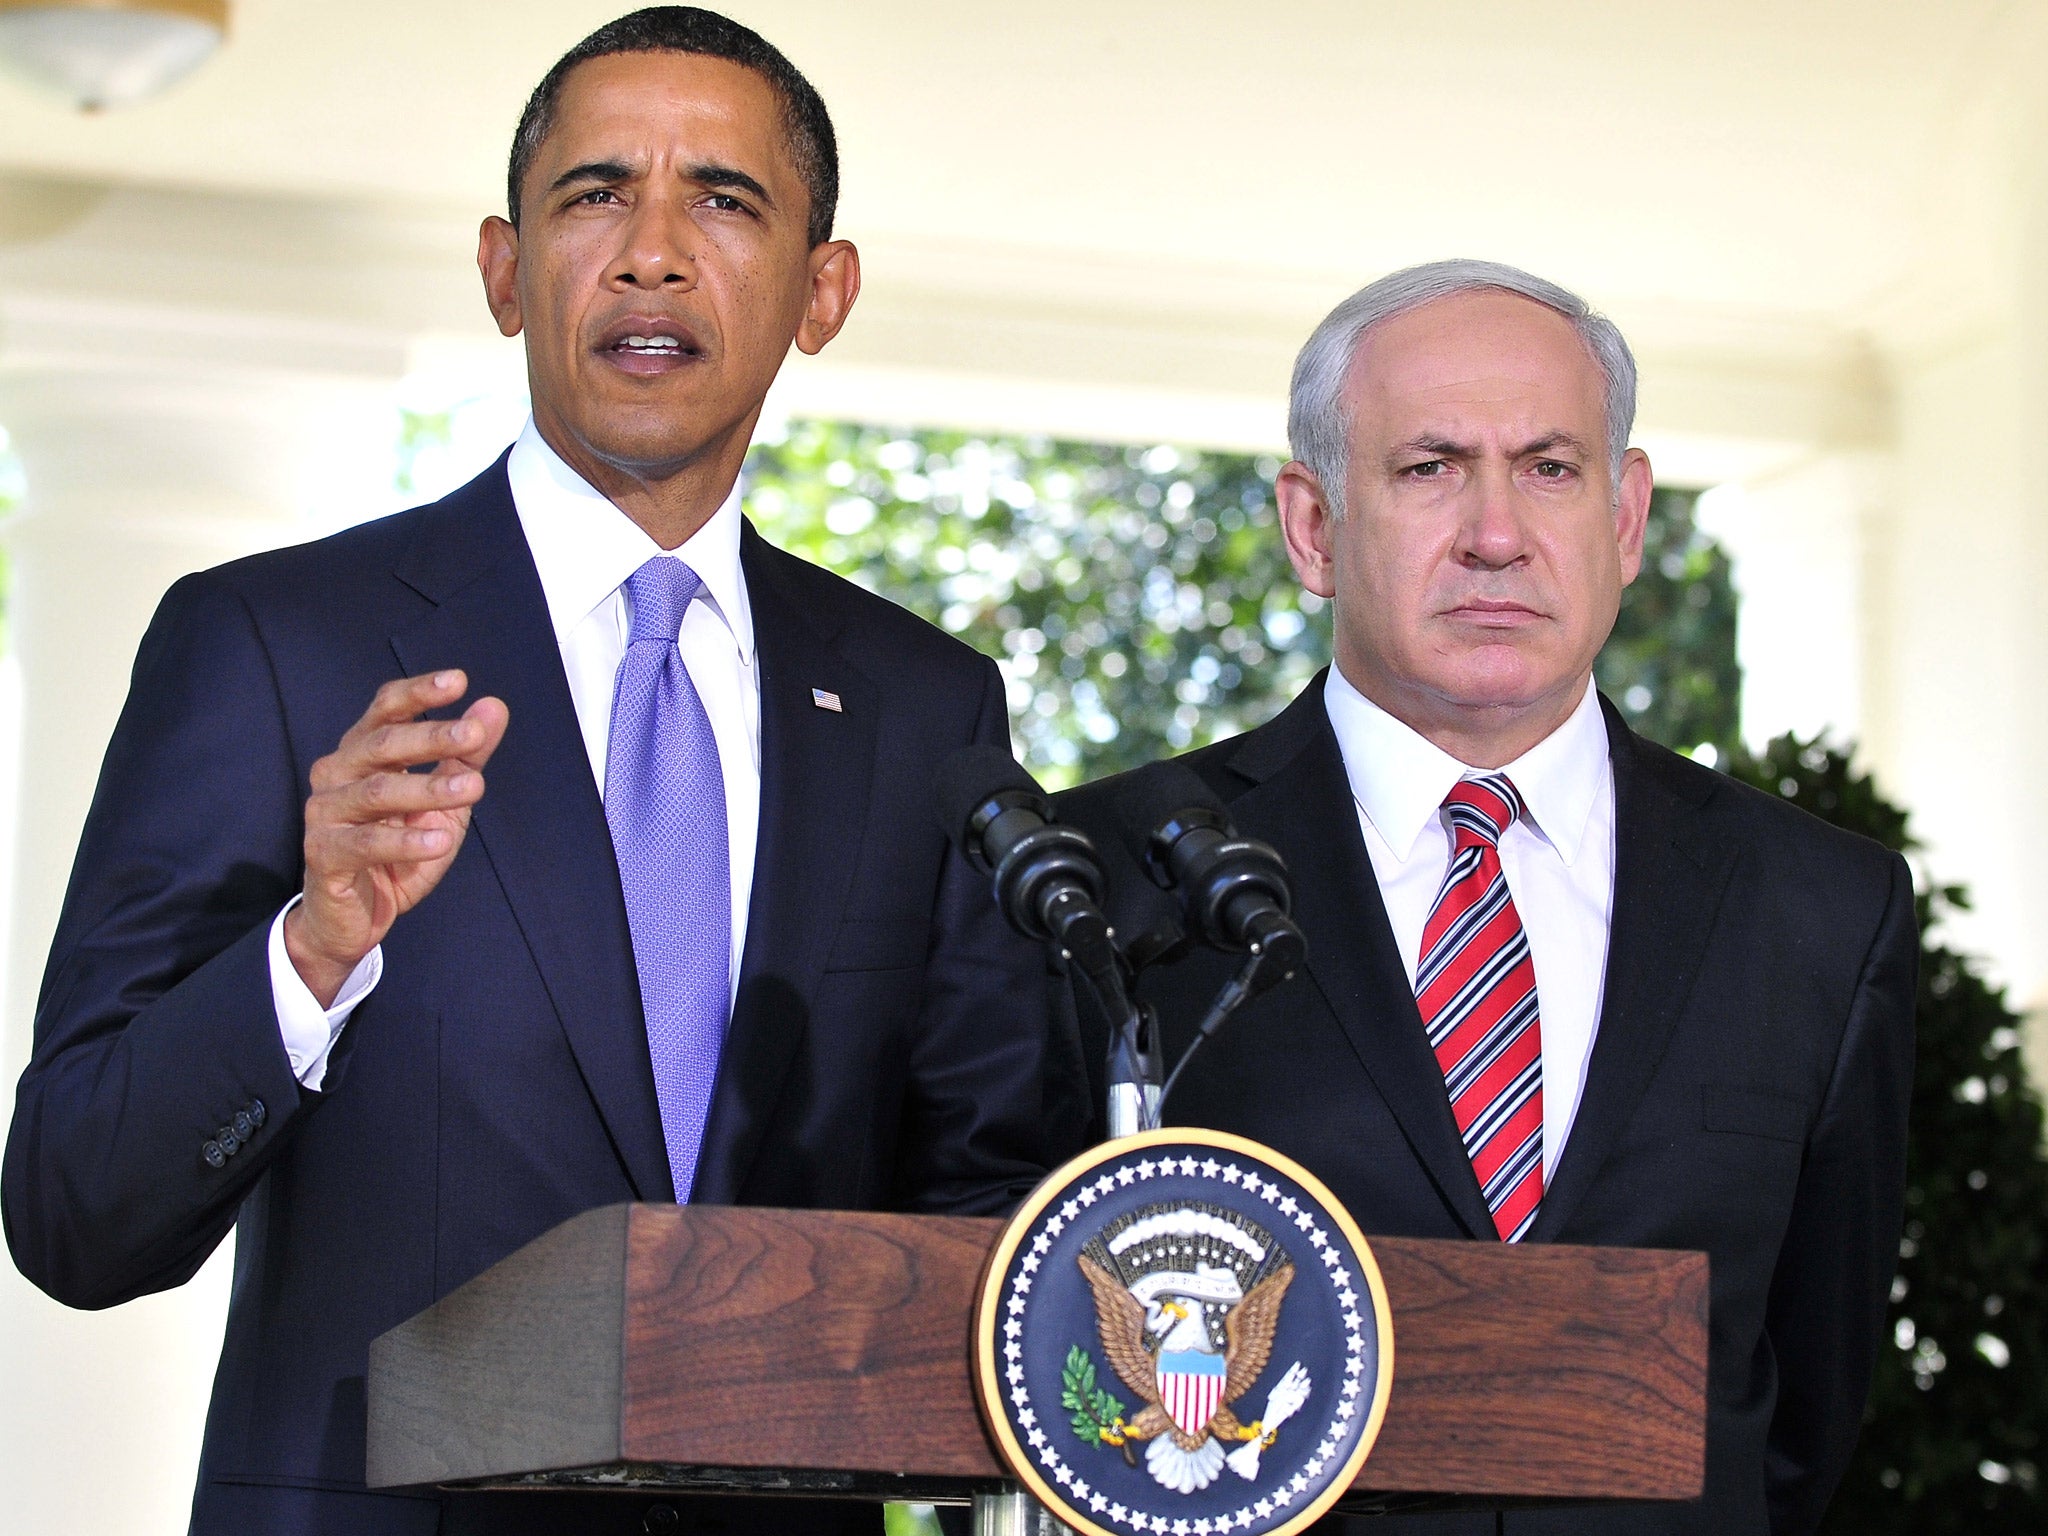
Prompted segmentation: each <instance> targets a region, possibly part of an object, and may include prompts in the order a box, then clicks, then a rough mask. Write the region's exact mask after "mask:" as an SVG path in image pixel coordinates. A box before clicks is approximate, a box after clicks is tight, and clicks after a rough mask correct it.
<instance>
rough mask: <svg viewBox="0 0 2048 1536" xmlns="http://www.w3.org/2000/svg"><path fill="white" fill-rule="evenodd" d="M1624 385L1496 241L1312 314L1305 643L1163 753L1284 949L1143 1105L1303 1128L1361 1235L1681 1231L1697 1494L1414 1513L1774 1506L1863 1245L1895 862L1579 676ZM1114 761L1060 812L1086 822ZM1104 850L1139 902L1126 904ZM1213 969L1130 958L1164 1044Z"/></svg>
mask: <svg viewBox="0 0 2048 1536" xmlns="http://www.w3.org/2000/svg"><path fill="white" fill-rule="evenodd" d="M1634 395H1635V370H1634V362H1633V360H1632V359H1631V357H1630V356H1629V352H1628V349H1627V346H1626V344H1625V343H1624V342H1623V341H1622V338H1621V336H1620V333H1619V332H1618V331H1616V330H1615V329H1614V327H1613V326H1612V325H1611V324H1610V323H1608V322H1606V321H1605V320H1603V319H1601V318H1600V317H1598V316H1596V315H1593V314H1591V313H1589V312H1588V310H1587V308H1586V306H1585V304H1584V303H1583V302H1582V301H1580V300H1578V299H1577V298H1576V297H1574V296H1573V295H1571V294H1569V293H1566V292H1565V291H1564V290H1562V289H1559V288H1557V287H1555V286H1554V285H1552V284H1549V283H1545V282H1542V281H1540V280H1538V279H1535V278H1532V277H1530V276H1529V275H1528V274H1526V273H1521V272H1517V271H1514V270H1513V269H1510V268H1504V267H1498V266H1494V265H1492V264H1487V263H1478V262H1445V263H1439V264H1436V265H1433V266H1429V267H1423V268H1416V269H1412V270H1410V271H1407V272H1402V273H1397V274H1395V275H1394V276H1392V277H1389V278H1386V279H1383V280H1382V281H1381V282H1379V283H1376V284H1373V285H1372V286H1371V287H1369V288H1366V289H1365V290H1363V291H1362V292H1360V293H1359V294H1357V295H1356V296H1354V297H1353V298H1352V299H1350V300H1348V301H1346V303H1345V304H1343V305H1341V306H1339V307H1338V309H1337V310H1336V311H1335V312H1333V313H1332V315H1331V316H1330V317H1329V319H1328V320H1327V321H1325V322H1324V324H1323V326H1322V328H1321V329H1319V330H1318V331H1317V333H1316V335H1315V336H1314V337H1313V338H1312V339H1311V340H1310V342H1309V343H1308V345H1307V346H1306V347H1305V348H1304V349H1303V352H1302V354H1301V359H1300V361H1299V362H1298V364H1297V366H1296V369H1295V376H1294V393H1293V401H1292V410H1291V414H1290V433H1291V436H1292V438H1293V441H1294V447H1295V453H1296V459H1295V462H1293V463H1290V464H1289V465H1288V466H1287V467H1286V468H1285V469H1284V470H1283V471H1282V473H1281V476H1280V479H1279V483H1278V488H1277V494H1278V499H1279V506H1280V514H1281V522H1282V526H1283V528H1284V530H1285V535H1286V538H1287V542H1288V550H1289V553H1290V555H1291V556H1292V558H1293V561H1294V565H1295V568H1296V571H1297V573H1298V574H1299V576H1300V578H1301V580H1302V582H1303V584H1304V585H1305V586H1306V587H1307V588H1308V589H1309V590H1310V591H1312V592H1315V593H1318V594H1320V595H1321V596H1323V597H1325V598H1328V599H1330V600H1332V601H1333V602H1334V605H1335V642H1336V645H1335V649H1336V664H1335V666H1334V667H1333V668H1332V669H1330V670H1329V671H1328V672H1326V673H1325V674H1323V675H1322V676H1320V677H1318V678H1317V679H1316V680H1315V682H1314V683H1312V684H1311V685H1310V686H1309V687H1308V689H1306V690H1305V691H1304V692H1303V693H1302V695H1301V696H1300V697H1299V698H1297V699H1296V700H1295V701H1294V702H1293V704H1291V705H1290V706H1289V707H1288V708H1287V709H1286V710H1284V711H1283V712H1282V713H1281V714H1280V715H1279V716H1278V717H1277V718H1276V719H1274V720H1273V721H1272V722H1270V723H1269V724H1267V725H1265V726H1262V727H1260V728H1259V729H1257V730H1254V731H1251V732H1249V733H1248V734H1246V735H1244V736H1242V737H1240V738H1237V739H1235V740H1231V741H1225V742H1220V743H1217V744H1216V745H1214V746H1211V747H1208V748H1205V749H1203V750H1201V751H1198V752H1195V753H1192V754H1190V755H1189V756H1188V757H1187V758H1186V759H1184V761H1185V762H1186V763H1188V764H1189V765H1190V766H1191V767H1192V768H1193V769H1194V770H1195V771H1196V772H1197V773H1198V774H1199V775H1200V776H1201V777H1202V778H1203V779H1204V780H1205V781H1206V782H1207V783H1208V784H1209V785H1210V786H1211V787H1213V788H1214V790H1215V791H1216V793H1217V794H1218V795H1219V796H1220V797H1221V798H1222V799H1223V800H1224V801H1225V802H1226V803H1227V805H1228V807H1229V811H1230V815H1231V817H1232V819H1233V820H1234V822H1235V824H1236V826H1237V827H1238V829H1239V830H1240V831H1241V832H1243V833H1244V834H1245V835H1247V836H1250V837H1254V838H1260V839H1263V840H1265V841H1266V842H1269V843H1271V844H1272V845H1273V846H1274V847H1276V848H1277V849H1278V850H1279V851H1280V853H1281V854H1282V856H1283V857H1284V858H1285V859H1286V861H1287V863H1288V866H1289V868H1290V870H1291V872H1292V876H1293V888H1294V893H1295V915H1296V917H1297V918H1298V920H1299V921H1300V924H1301V927H1302V929H1303V931H1304V932H1305V933H1306V934H1307V936H1308V940H1309V945H1310V955H1309V960H1308V965H1307V969H1306V974H1304V975H1300V976H1297V977H1296V978H1295V979H1294V980H1293V981H1292V982H1290V983H1289V984H1287V985H1286V986H1283V987H1280V988H1278V989H1276V990H1275V991H1273V992H1270V993H1268V994H1266V996H1265V997H1263V998H1262V999H1260V1000H1259V1001H1258V1002H1256V1003H1254V1004H1253V1005H1251V1006H1250V1007H1248V1008H1246V1009H1245V1011H1244V1013H1243V1015H1242V1016H1241V1017H1240V1018H1239V1019H1238V1020H1236V1021H1235V1022H1234V1023H1232V1024H1231V1025H1230V1027H1229V1029H1228V1030H1227V1031H1226V1032H1225V1033H1224V1034H1222V1035H1221V1036H1220V1037H1219V1038H1217V1039H1216V1040H1215V1041H1214V1042H1213V1043H1212V1044H1210V1045H1208V1046H1206V1047H1205V1050H1204V1054H1203V1055H1202V1056H1199V1057H1197V1058H1195V1060H1194V1061H1193V1062H1192V1063H1191V1064H1190V1067H1189V1070H1188V1072H1187V1075H1186V1077H1185V1079H1184V1080H1183V1082H1182V1083H1181V1084H1180V1086H1178V1087H1177V1089H1176V1090H1175V1095H1174V1098H1173V1100H1172V1101H1171V1102H1170V1104H1169V1105H1168V1107H1167V1118H1168V1119H1169V1120H1171V1121H1178V1122H1181V1123H1185V1124H1194V1125H1205V1126H1214V1127H1220V1128H1223V1129H1227V1130H1231V1131H1236V1132H1239V1133H1242V1134H1244V1135H1247V1136H1251V1137H1255V1138H1257V1139H1259V1140H1261V1141H1264V1142H1266V1143H1268V1144H1270V1145H1272V1146H1274V1147H1276V1148H1278V1149H1279V1150H1280V1151H1282V1152H1284V1153H1286V1154H1288V1155H1289V1156H1292V1157H1294V1158H1297V1159H1299V1160H1300V1161H1301V1162H1302V1163H1304V1164H1306V1165H1307V1166H1308V1167H1309V1168H1310V1169H1312V1170H1314V1171H1315V1172H1316V1173H1317V1174H1319V1175H1320V1176H1321V1177H1322V1178H1323V1179H1324V1180H1325V1181H1327V1182H1328V1183H1329V1185H1330V1186H1331V1188H1332V1189H1333V1190H1334V1191H1335V1192H1336V1194H1337V1196H1338V1197H1339V1198H1340V1199H1341V1200H1343V1202H1344V1203H1345V1204H1346V1205H1347V1206H1348V1207H1349V1208H1350V1209H1351V1211H1352V1212H1353V1213H1354V1214H1355V1215H1356V1216H1357V1218H1358V1219H1359V1222H1360V1223H1361V1225H1362V1226H1363V1227H1364V1228H1365V1229H1366V1230H1367V1231H1368V1232H1378V1233H1386V1234H1397V1235H1401V1236H1413V1237H1434V1238H1469V1239H1473V1240H1478V1241H1523V1242H1559V1243H1604V1244H1616V1245H1622V1246H1629V1247H1645V1248H1680V1249H1700V1250H1704V1251H1705V1252H1706V1253H1707V1254H1708V1255H1709V1256H1710V1262H1711V1293H1712V1294H1711V1341H1710V1359H1709V1366H1708V1383H1707V1386H1708V1427H1707V1467H1706V1486H1705V1493H1704V1497H1703V1498H1701V1499H1700V1500H1699V1501H1697V1502H1695V1503H1687V1504H1670V1505H1634V1506H1626V1507H1611V1508H1604V1509H1585V1508H1581V1509H1572V1510H1559V1511H1524V1512H1516V1513H1509V1514H1505V1515H1471V1516H1442V1515H1439V1516H1431V1517H1423V1516H1416V1517H1412V1518H1413V1523H1414V1526H1415V1527H1417V1528H1422V1529H1430V1530H1437V1531H1444V1532H1459V1533H1475V1536H1476V1533H1481V1532H1490V1531H1501V1530H1505V1531H1512V1532H1518V1533H1519V1532H1582V1531H1587V1532H1661V1531H1674V1532H1675V1531H1690V1532H1701V1533H1708V1532H1711V1533H1714V1536H1745V1533H1763V1532H1766V1531H1770V1532H1803V1531H1811V1530H1812V1529H1814V1528H1815V1526H1816V1525H1817V1524H1818V1523H1819V1521H1820V1518H1821V1515H1822V1513H1823V1512H1824V1510H1825V1509H1826V1507H1827V1503H1828V1499H1829V1496H1830V1494H1831V1493H1832V1491H1833V1489H1834V1486H1835V1483H1836V1481H1837V1480H1838V1479H1839V1477H1840V1476H1841V1472H1842V1469H1843V1466H1844V1465H1845V1463H1846V1462H1847V1460H1848V1456H1849V1452H1850V1450H1851V1448H1852V1447H1853V1445H1854V1443H1855V1439H1856V1433H1857V1429H1858V1425H1859V1423H1860V1420H1861V1416H1862V1412H1863V1405H1864V1400H1865V1396H1866V1393H1867V1391H1868V1386H1869V1379H1870V1371H1871V1366H1872V1362H1873V1360H1874V1357H1875V1352H1876V1350H1877V1348H1878V1343H1879V1331H1880V1328H1881V1326H1882V1320H1883V1315H1884V1305H1885V1299H1886V1293H1887V1290H1888V1288H1889V1286H1890V1284H1891V1278H1892V1272H1893V1267H1894V1264H1895V1262H1896V1257H1897V1244H1898V1238H1899V1228H1900V1217H1901V1196H1902V1189H1903V1182H1904V1162H1905V1127H1906V1105H1907V1098H1908V1089H1909V1086H1910V1080H1911V1075H1912V1054H1913V1033H1912V1010H1913V990H1914V970H1915V964H1916V960H1917V946H1916V942H1915V931H1914V907H1913V888H1912V882H1911V878H1910V875H1909V873H1908V871H1907V869H1906V866H1905V864H1904V863H1903V861H1901V860H1900V859H1899V858H1898V857H1896V856H1895V855H1892V854H1889V853H1887V852H1885V851H1884V850H1882V849H1880V848H1878V847H1877V846H1875V845H1873V844H1871V843H1869V842H1866V841H1864V840H1862V839H1859V838H1856V837H1853V836H1850V835H1848V834H1845V833H1842V832H1839V831H1836V830H1834V829H1832V828H1829V827H1827V826H1824V825H1823V824H1821V823H1820V822H1818V821H1815V820H1813V819H1812V818H1810V817H1808V816H1806V815H1804V814H1803V813H1801V812H1799V811H1797V810H1793V809H1791V808H1789V807H1787V806H1785V805H1782V804H1780V803H1779V802H1777V801H1775V800H1773V799H1771V798H1770V797H1768V796H1765V795H1761V794H1758V793H1757V792H1755V791H1754V790H1751V789H1748V788H1745V787H1744V786H1742V785H1740V784H1737V783H1735V782H1733V781H1731V780H1729V779H1727V778H1725V777H1723V776H1722V775H1720V774H1717V773H1715V772H1713V771H1712V770H1710V769H1707V768H1704V767H1701V766H1699V765H1697V764H1694V763H1692V762H1690V761H1688V760H1686V759H1685V758H1682V757H1679V756H1677V755H1675V754H1673V753H1671V752H1667V751H1665V750H1664V749H1663V748H1661V747H1658V746H1655V745H1653V744H1651V743H1649V742H1646V741H1644V740H1642V739H1641V738H1639V737H1638V736H1636V735H1635V734H1634V733H1633V732H1631V731H1630V730H1629V729H1628V727H1627V726H1626V725H1625V724H1624V723H1623V722H1622V720H1621V718H1620V716H1619V715H1618V714H1617V713H1616V712H1615V710H1614V709H1613V707H1612V706H1611V705H1609V704H1608V703H1607V702H1606V701H1605V700H1604V699H1601V698H1600V697H1599V695H1598V693H1597V692H1596V691H1595V690H1594V688H1593V685H1592V665H1593V659H1594V657H1595V655H1596V653H1597V652H1598V651H1599V649H1600V646H1601V644H1602V643H1603V642H1604V640H1605V639H1606V637H1607V634H1608V632H1609V630H1610V629H1611V627H1612V625H1613V622H1614V618H1615V614H1616V611H1617V607H1618V603H1619V599H1620V594H1621V589H1622V587H1623V586H1624V585H1626V584H1627V583H1628V582H1629V581H1631V580H1633V579H1634V576H1635V574H1636V570H1637V567H1638V564H1639V562H1640V559H1641V552H1642V534H1643V526H1644V520H1645V517H1646V516H1647V512H1648V505H1649V499H1650V489H1651V482H1650V471H1649V465H1648V462H1647V460H1646V459H1645V458H1644V457H1643V455H1642V454H1641V453H1640V452H1637V451H1635V450H1628V451H1626V452H1624V451H1623V450H1624V448H1625V447H1626V444H1627V442H1628V432H1629V426H1630V422H1631V420H1632V418H1633V414H1634ZM1149 771H1150V770H1146V769H1139V770H1137V772H1138V773H1139V774H1144V773H1147V772H1149ZM1123 790H1124V786H1123V785H1122V784H1121V783H1120V782H1119V781H1117V780H1109V781H1105V782H1104V783H1101V784H1096V785H1090V786H1086V787H1084V788H1081V789H1078V790H1075V791H1072V792H1070V793H1069V794H1068V795H1066V796H1065V797H1063V798H1062V801H1061V803H1060V814H1061V815H1062V817H1063V818H1065V819H1069V820H1072V821H1075V822H1077V823H1079V824H1081V825H1082V826H1083V827H1085V828H1088V829H1090V830H1091V831H1093V832H1094V833H1095V834H1096V836H1097V840H1098V842H1100V843H1101V844H1103V845H1104V846H1105V847H1107V848H1110V849H1112V850H1114V849H1116V848H1117V847H1118V846H1119V844H1120V839H1119V830H1120V829H1119V826H1118V822H1119V819H1120V818H1119V815H1118V810H1117V804H1118V798H1119V795H1120V794H1121V793H1122V792H1123ZM1112 857H1113V858H1116V859H1117V861H1118V862H1117V867H1116V871H1115V874H1114V876H1113V880H1112V884H1113V887H1114V899H1115V903H1116V905H1117V908H1118V911H1117V914H1116V915H1117V916H1118V917H1119V920H1120V925H1121V926H1123V927H1124V928H1126V929H1127V930H1129V931H1138V930H1140V929H1142V928H1144V927H1146V926H1148V925H1149V924H1150V923H1151V922H1152V921H1154V920H1155V918H1156V917H1157V916H1158V912H1157V910H1156V907H1157V904H1158V903H1159V902H1160V901H1162V900H1163V897H1162V896H1161V894H1160V893H1159V892H1158V891H1157V890H1155V889H1154V888H1153V887H1151V886H1150V885H1149V883H1148V882H1147V881H1146V879H1145V877H1144V875H1143V874H1142V873H1141V872H1140V871H1139V870H1138V869H1137V867H1136V866H1135V864H1133V863H1132V862H1131V861H1130V860H1129V859H1128V858H1127V857H1123V856H1121V855H1119V854H1112ZM1235 963H1236V962H1235V961H1234V960H1231V959H1228V958H1226V957H1224V956H1222V955H1218V954H1215V953H1193V954H1189V955H1187V956H1186V957H1184V958H1182V959H1180V960H1178V961H1175V962H1172V963H1169V964H1166V965H1164V966H1161V967H1159V968H1157V969H1155V970H1153V971H1151V972H1149V973H1148V974H1147V975H1146V976H1145V977H1144V979H1143V987H1142V990H1143V992H1144V993H1145V995H1147V996H1149V998H1150V999H1151V1000H1152V1002H1153V1003H1154V1004H1156V1005H1157V1007H1158V1009H1159V1011H1160V1013H1161V1016H1162V1017H1163V1019H1164V1020H1165V1024H1166V1041H1167V1045H1168V1054H1169V1060H1171V1059H1173V1058H1174V1057H1175V1056H1177V1054H1178V1051H1179V1050H1181V1049H1184V1048H1185V1046H1186V1043H1187V1037H1188V1034H1189V1031H1190V1028H1191V1025H1192V1023H1193V1022H1194V1021H1195V1020H1196V1019H1198V1018H1199V1017H1200V1016H1201V1014H1202V1011H1203V1009H1204V1006H1205V1005H1206V1003H1207V1002H1208V1000H1209V998H1210V997H1211V996H1212V995H1213V994H1214V993H1215V992H1216V990H1217V989H1218V988H1219V987H1220V986H1221V985H1222V983H1223V981H1224V979H1225V978H1226V977H1227V976H1228V975H1229V974H1230V973H1231V971H1232V970H1233V969H1234V968H1235ZM1088 1055H1089V1059H1090V1060H1094V1059H1095V1058H1096V1057H1098V1056H1099V1055H1100V1051H1099V1048H1096V1047H1095V1046H1094V1045H1091V1048H1090V1049H1089V1052H1088ZM1336 1523H1341V1522H1336ZM1396 1524H1397V1525H1404V1522H1400V1521H1397V1522H1396ZM1361 1528H1362V1529H1363V1528H1364V1527H1362V1526H1361ZM1372 1528H1373V1529H1377V1528H1378V1527H1377V1525H1375V1526H1373V1527H1372ZM1404 1528H1405V1525H1404Z"/></svg>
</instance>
